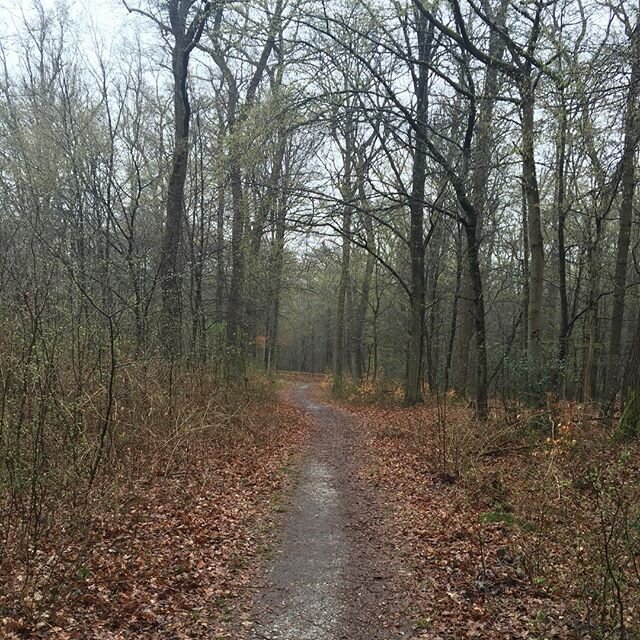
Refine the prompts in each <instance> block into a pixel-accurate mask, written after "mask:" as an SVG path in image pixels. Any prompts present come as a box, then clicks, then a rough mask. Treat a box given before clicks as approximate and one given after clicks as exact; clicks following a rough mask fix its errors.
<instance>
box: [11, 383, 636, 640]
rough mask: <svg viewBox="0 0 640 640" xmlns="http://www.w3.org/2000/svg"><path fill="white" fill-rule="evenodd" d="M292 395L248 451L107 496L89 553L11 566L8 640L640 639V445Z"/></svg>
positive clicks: (209, 456)
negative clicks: (604, 627)
mask: <svg viewBox="0 0 640 640" xmlns="http://www.w3.org/2000/svg"><path fill="white" fill-rule="evenodd" d="M282 387H283V389H282V392H281V393H280V398H279V400H277V401H274V400H271V401H268V402H266V404H265V403H262V404H261V403H257V404H256V405H255V406H254V407H253V408H252V409H251V411H252V412H253V414H252V415H254V418H253V422H252V423H251V424H253V427H252V429H253V435H252V437H251V438H249V439H248V440H246V439H245V440H243V441H238V442H237V443H236V444H235V445H228V446H225V447H223V448H222V449H221V448H220V447H219V446H218V445H216V446H214V447H211V448H209V447H207V446H206V444H205V443H204V442H202V443H197V442H196V443H192V446H191V447H190V450H189V451H188V452H185V454H184V456H182V457H181V459H180V460H178V461H177V462H175V461H174V463H173V464H172V465H171V466H170V468H163V467H162V464H160V465H156V466H154V467H153V468H149V469H147V470H146V472H143V473H142V475H141V476H140V477H139V478H138V480H137V481H136V482H130V483H128V484H126V485H122V486H118V485H116V486H115V487H114V488H112V489H111V490H110V493H104V492H103V494H99V495H96V496H95V498H94V499H93V503H92V504H94V507H95V508H94V509H93V510H92V511H91V514H90V515H91V517H90V518H89V519H88V521H89V523H90V524H89V531H88V532H85V535H84V538H83V543H82V548H77V549H74V544H73V540H72V538H71V537H70V536H67V538H65V536H64V531H58V532H57V537H56V531H55V530H52V531H51V539H50V540H49V542H50V544H49V546H48V545H47V541H46V540H45V542H44V543H43V544H42V549H41V551H40V552H39V554H38V555H37V557H35V558H34V559H33V560H32V562H31V564H30V565H29V567H28V568H29V571H30V572H31V573H32V574H34V575H38V576H40V577H39V578H38V579H34V577H33V575H31V576H27V575H24V570H23V569H22V566H21V565H20V566H18V565H16V569H17V570H15V571H14V572H13V574H11V573H10V572H11V570H12V567H11V566H9V565H8V564H7V563H5V564H4V566H2V567H0V569H2V571H4V572H5V576H4V577H3V576H2V575H1V574H0V578H3V579H2V580H0V583H3V584H2V585H1V586H3V587H4V593H2V592H0V637H2V638H5V637H6V638H13V639H18V638H59V639H60V640H85V639H87V640H121V639H129V638H142V639H145V638H148V639H152V638H158V639H162V640H164V639H167V640H168V639H180V638H185V639H186V638H202V639H204V638H207V639H219V640H222V639H225V638H226V639H231V640H240V639H244V640H385V639H388V640H392V639H393V638H403V637H404V638H422V639H424V640H457V639H462V638H479V639H484V640H499V639H505V640H506V639H518V638H530V639H539V640H543V639H551V638H557V639H569V638H596V637H605V636H600V635H598V633H599V632H598V631H597V630H596V629H595V627H593V625H592V624H591V622H590V620H592V619H593V617H594V616H596V615H597V616H598V619H599V620H600V621H609V620H613V621H614V622H612V623H611V624H612V625H614V626H612V627H610V628H615V624H616V622H615V620H623V624H625V625H626V629H627V631H629V632H630V634H633V633H634V629H637V628H638V626H637V624H638V618H639V614H638V611H639V609H638V608H637V605H638V590H637V589H635V590H634V587H633V585H634V582H633V581H634V579H635V578H634V577H633V572H634V571H635V572H636V574H637V568H638V565H637V564H634V563H636V562H637V558H638V556H637V552H638V548H637V547H635V546H633V545H634V544H635V542H633V541H632V540H631V538H630V534H631V533H633V531H632V530H631V528H630V527H633V526H635V527H637V528H638V532H640V520H638V522H635V521H631V520H629V519H627V520H624V521H623V519H622V514H626V515H629V518H632V517H635V516H634V514H633V512H632V511H631V507H634V505H635V506H637V498H638V492H637V489H638V487H640V482H638V480H639V478H638V465H637V464H636V462H637V460H638V448H637V447H632V448H631V449H628V448H625V449H624V456H622V453H620V452H618V453H620V455H621V456H622V457H620V458H619V460H622V462H617V461H616V460H618V458H615V456H616V455H618V453H616V451H614V450H613V448H612V446H611V443H610V441H609V440H607V441H606V442H605V441H604V440H603V441H602V442H601V443H600V444H601V445H602V446H601V447H600V446H599V445H598V442H599V441H598V440H597V439H593V437H592V436H590V435H589V432H588V431H587V430H585V431H584V433H583V434H582V435H581V436H579V435H578V434H577V433H576V432H574V431H572V429H574V427H575V425H574V426H571V429H569V427H567V428H566V429H565V426H567V425H569V424H570V423H569V421H565V423H563V426H562V434H563V436H562V438H564V440H562V439H561V438H560V437H558V439H555V438H554V439H549V438H547V439H546V440H544V439H543V438H542V439H540V440H539V441H538V440H536V441H535V442H534V444H533V445H531V446H529V445H527V447H525V446H524V444H523V443H524V442H525V440H524V437H525V436H523V435H522V433H520V432H518V434H517V439H515V440H514V439H513V438H514V437H516V436H514V431H513V430H512V429H511V428H510V429H504V428H502V427H500V425H502V423H503V422H504V420H503V418H500V419H499V420H498V418H496V423H495V424H491V425H488V426H487V425H483V426H482V428H480V427H479V426H478V425H476V424H475V423H474V421H473V419H472V417H471V416H470V411H469V408H468V407H465V406H464V405H463V404H458V405H457V406H451V407H450V408H449V409H448V410H447V411H448V413H447V415H446V416H444V415H442V411H441V409H437V407H435V406H434V405H429V404H426V405H425V406H422V407H417V408H411V409H410V408H404V407H401V406H399V405H398V404H397V403H395V404H394V403H391V404H389V405H384V404H381V403H380V402H378V401H377V400H376V401H375V402H373V403H367V402H362V401H361V400H362V398H358V397H355V398H354V397H352V398H350V399H348V400H347V401H344V402H337V401H335V400H334V399H332V398H331V396H330V393H329V389H328V383H327V381H320V380H317V379H313V378H310V379H309V380H305V379H304V378H303V377H299V378H297V379H294V380H289V381H285V382H284V383H283V385H282ZM444 424H448V425H449V427H447V428H448V429H449V431H448V432H447V433H445V432H444V431H442V432H441V429H444V428H443V427H442V425H444ZM518 428H519V427H518ZM501 429H502V430H501ZM260 433H263V434H264V435H263V436H260V435H259V434H260ZM527 433H528V432H527ZM489 436H490V437H489ZM574 436H575V437H578V438H580V437H581V438H582V440H584V443H583V445H577V444H576V440H575V439H574ZM527 437H528V436H527ZM594 437H595V436H594ZM598 437H599V436H598ZM251 442H253V445H252V444H251ZM578 442H581V440H578ZM581 446H582V448H581ZM581 452H583V453H581ZM583 459H584V461H583V462H580V461H581V460H583ZM594 460H596V461H598V464H600V465H601V467H597V466H594V465H595V462H594ZM634 461H635V462H634ZM600 468H602V469H605V470H606V472H605V471H603V472H602V473H600V471H598V469H600ZM610 470H611V471H610ZM598 474H600V475H598ZM607 474H608V475H607ZM625 474H626V475H625ZM629 474H630V475H629ZM594 478H595V480H594ZM608 487H612V488H613V489H611V491H610V492H609V493H607V491H609V489H608ZM623 489H624V491H625V492H626V493H624V495H623V491H622V490H623ZM105 491H106V490H105ZM594 492H595V493H594ZM104 505H108V506H109V508H105V506H104ZM594 505H595V506H594ZM634 508H635V507H634ZM610 518H613V520H612V521H611V520H610ZM621 523H626V524H624V527H623V526H622V524H621ZM625 527H626V528H625ZM599 530H601V531H602V532H603V535H604V540H605V543H606V545H607V546H606V548H605V549H604V551H603V550H602V549H601V548H600V547H599V546H598V544H599V540H600V538H599V537H598V536H599V533H598V531H599ZM60 540H68V542H67V543H66V544H67V548H66V550H65V553H64V554H62V553H61V552H60V547H61V544H62V543H61V542H60ZM634 540H635V539H634ZM54 542H55V544H54ZM53 558H56V560H55V561H54V560H52V559H53ZM79 558H81V559H82V561H81V562H79V561H78V559H79ZM74 559H75V561H74ZM598 563H600V564H598ZM603 563H605V564H603ZM625 563H627V564H625ZM612 567H613V568H614V569H615V573H612V576H613V580H614V581H613V582H611V579H609V578H607V575H608V573H607V572H608V571H609V570H610V569H611V568H612ZM7 575H8V576H9V578H7V579H5V578H6V576H7ZM639 577H640V576H639ZM623 578H624V580H625V582H623ZM616 581H617V582H616ZM27 582H28V584H29V588H28V589H27V588H26V587H24V588H23V587H21V585H22V584H27ZM600 582H602V584H603V585H605V587H606V588H605V590H602V589H601V590H600V591H598V585H599V584H600ZM607 585H608V586H607ZM62 587H64V588H62ZM615 587H617V588H618V592H617V593H618V595H619V596H620V597H622V596H624V603H622V600H620V598H619V599H618V600H619V601H618V602H617V601H616V600H615V598H613V599H612V597H611V595H612V593H613V591H612V589H613V588H615ZM581 590H582V591H583V592H581ZM634 594H635V595H634ZM581 597H582V600H581ZM585 602H586V603H587V605H586V609H585V605H584V603H585ZM589 607H591V610H589ZM590 616H591V617H590ZM590 625H591V626H590ZM606 637H609V636H606ZM610 637H620V636H618V635H615V634H614V635H611V636H610ZM628 637H630V638H631V637H635V636H633V635H628Z"/></svg>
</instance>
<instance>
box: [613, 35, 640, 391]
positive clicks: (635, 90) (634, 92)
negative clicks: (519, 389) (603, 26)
mask: <svg viewBox="0 0 640 640" xmlns="http://www.w3.org/2000/svg"><path fill="white" fill-rule="evenodd" d="M631 52H632V61H631V79H630V84H629V93H628V95H627V104H626V113H625V127H624V156H623V159H622V162H623V164H622V173H621V185H622V202H621V204H620V227H619V229H618V245H617V253H616V270H615V276H614V285H613V287H614V293H613V310H612V311H613V313H612V316H611V335H610V342H609V358H608V362H607V374H606V391H605V393H606V398H607V399H611V397H612V396H613V395H614V394H615V393H616V392H617V391H618V389H619V387H620V382H621V378H620V371H621V369H622V367H621V364H622V363H621V362H620V345H621V342H622V327H623V322H624V306H625V305H624V302H625V292H626V285H627V263H628V258H629V244H630V240H631V222H632V218H633V194H634V189H635V164H636V147H637V142H638V119H639V118H638V96H639V95H640V23H639V24H637V25H636V27H635V29H634V30H633V32H632V34H631Z"/></svg>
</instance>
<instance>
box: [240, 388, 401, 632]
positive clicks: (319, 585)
mask: <svg viewBox="0 0 640 640" xmlns="http://www.w3.org/2000/svg"><path fill="white" fill-rule="evenodd" d="M315 391H316V389H315V386H314V385H313V384H308V383H297V384H294V385H293V386H292V388H291V390H290V393H289V398H290V400H291V402H293V403H294V404H295V405H296V406H297V407H299V408H301V409H303V410H304V411H305V412H307V413H308V414H309V416H310V418H311V420H312V424H313V430H312V434H311V437H310V441H309V446H308V449H307V451H306V452H305V454H304V456H303V458H302V461H301V464H300V469H299V477H298V482H297V484H296V488H295V493H294V495H293V497H292V499H291V503H290V505H289V506H288V509H287V513H286V515H285V518H284V523H283V529H282V534H281V540H280V544H279V547H278V549H277V551H276V555H275V557H274V559H273V561H272V563H271V567H270V569H269V571H268V575H267V584H266V585H265V586H264V587H263V588H261V589H260V590H259V593H258V594H257V597H256V601H255V605H254V615H253V620H254V624H253V627H252V629H251V630H250V631H249V632H248V636H247V637H248V639H249V640H264V639H268V640H342V639H345V640H346V639H349V640H378V639H379V640H383V639H384V640H390V639H392V638H407V637H410V636H411V633H410V624H409V623H410V621H409V620H408V619H406V616H405V615H404V613H403V612H404V611H405V610H406V603H405V602H403V594H402V588H401V583H402V571H401V569H400V568H399V567H400V564H399V561H398V559H397V558H396V556H395V552H394V549H392V548H391V546H390V545H389V544H388V543H387V542H386V540H385V536H384V535H383V534H381V533H380V532H381V530H382V527H381V526H380V522H381V518H380V509H379V506H378V505H377V504H376V499H375V496H374V495H373V494H372V492H371V491H370V489H369V488H368V487H367V486H366V484H365V483H364V482H362V481H361V480H360V479H359V477H358V469H359V468H360V467H361V461H362V460H361V459H362V456H363V455H364V453H363V452H362V447H361V444H360V439H359V431H358V428H357V426H358V422H357V419H356V418H354V417H353V416H351V415H349V414H348V413H346V412H344V411H342V410H340V409H338V408H335V407H332V406H330V405H328V404H325V403H324V402H323V401H320V400H317V396H318V394H317V393H315Z"/></svg>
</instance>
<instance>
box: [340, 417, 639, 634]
mask: <svg viewBox="0 0 640 640" xmlns="http://www.w3.org/2000/svg"><path fill="white" fill-rule="evenodd" d="M350 408H351V410H352V411H353V412H355V413H357V414H358V415H360V416H361V417H362V419H363V427H362V428H363V432H364V438H365V440H366V442H367V445H368V450H369V454H370V463H369V465H368V467H367V468H365V469H362V472H361V475H362V478H363V480H365V481H367V482H369V483H370V484H371V485H372V486H374V487H375V488H376V489H377V491H378V495H379V499H380V501H381V502H382V503H383V504H386V505H387V506H388V512H389V518H388V522H387V524H386V535H387V536H389V537H390V538H391V539H392V540H394V541H395V543H396V545H397V547H398V548H399V549H400V550H401V552H402V554H403V557H404V561H405V563H406V566H407V567H409V568H410V569H411V575H410V576H409V577H408V579H407V589H408V590H409V591H410V593H411V600H412V601H413V603H414V605H415V611H414V614H413V615H414V616H415V619H416V628H415V632H414V634H415V635H416V637H420V638H425V639H427V638H428V639H429V640H437V639H439V638H443V639H444V638H446V639H448V640H450V639H452V638H454V639H455V638H480V639H486V640H490V639H491V640H495V639H498V638H505V639H507V638H509V639H515V638H558V639H560V638H566V639H568V638H588V637H593V636H592V635H590V633H591V632H590V631H588V627H587V625H586V624H585V615H586V614H585V611H584V608H583V606H582V602H581V601H579V594H578V593H577V592H576V584H577V582H576V580H575V579H574V576H573V574H572V572H573V571H574V570H575V568H576V566H579V563H580V559H579V558H578V557H577V556H576V554H575V553H574V545H573V542H574V541H575V536H576V535H577V534H580V532H582V533H583V534H584V532H585V531H586V530H588V527H589V524H588V520H589V517H590V515H591V514H590V513H589V512H588V511H586V508H587V507H586V505H585V504H582V503H581V504H579V505H576V504H571V500H574V501H575V500H576V497H575V493H572V492H571V491H570V489H571V485H570V482H569V480H568V479H567V478H568V477H569V476H570V475H571V473H574V474H576V468H577V458H576V456H577V455H578V451H574V449H576V445H575V443H574V442H573V441H574V440H575V439H576V435H575V432H576V429H575V428H572V429H571V436H572V443H571V447H572V450H571V452H570V454H569V455H566V456H565V455H563V456H559V455H555V453H553V454H552V457H551V458H550V457H549V454H548V453H546V454H544V461H545V462H544V465H541V463H540V462H539V461H538V460H536V459H535V458H534V457H532V456H528V453H529V450H530V447H529V446H528V445H527V446H526V447H522V446H519V443H517V442H516V443H515V444H516V446H513V447H512V446H511V442H510V441H509V438H511V437H512V436H511V434H509V433H508V430H507V429H504V428H503V425H499V424H496V425H493V424H489V425H485V426H484V428H485V429H486V430H487V431H488V432H489V433H473V432H471V429H473V426H472V425H471V423H472V419H471V416H470V412H469V411H468V409H466V408H465V407H461V406H452V407H450V408H449V409H448V415H447V423H446V426H447V428H448V429H449V433H447V434H446V436H447V438H446V439H444V438H443V434H442V431H443V423H442V416H441V415H438V411H437V408H436V407H433V406H423V407H417V408H411V409H408V408H402V407H396V408H393V407H391V408H390V407H380V406H375V405H365V406H362V405H360V406H351V407H350ZM451 425H453V426H451ZM456 425H467V426H466V427H461V428H456ZM467 427H468V428H467ZM491 430H493V432H494V434H498V436H499V437H498V436H494V435H492V434H491V433H490V432H491ZM452 431H456V433H453V434H452V433H451V432H452ZM565 431H567V430H565ZM456 437H457V438H458V441H457V442H456V440H455V438H456ZM578 437H579V436H578ZM463 445H464V446H465V447H467V449H466V450H465V449H464V448H463ZM474 447H475V457H474V456H472V455H471V453H474V451H471V449H473V448H474ZM548 447H549V443H545V442H544V440H542V442H541V444H540V445H539V449H538V450H539V451H541V452H544V451H546V450H547V449H548ZM556 449H558V447H557V446H556V447H555V449H554V451H555V450H556ZM583 449H584V447H583ZM443 450H444V451H443ZM493 451H499V455H495V454H494V453H493ZM485 452H491V455H489V454H487V453H485ZM444 454H446V461H445V460H444ZM593 455H598V454H595V451H594V454H593ZM456 456H457V458H456ZM465 456H466V457H465ZM591 461H592V462H594V464H595V462H597V461H598V459H597V457H594V458H591ZM444 462H446V465H447V468H445V469H444V470H443V466H444ZM581 464H582V463H581ZM452 469H453V470H454V473H452V472H451V470H452ZM636 482H637V478H636ZM636 486H637V485H636ZM569 497H570V498H571V499H569ZM541 514H542V515H541ZM562 515H564V518H565V520H564V521H562ZM594 517H595V516H594ZM541 518H542V520H541ZM545 518H546V521H545V520H544V519H545ZM567 518H570V519H571V520H570V521H569V522H567ZM572 536H573V537H572ZM591 537H592V538H593V536H591ZM532 560H535V562H536V563H537V567H536V566H533V565H532V564H531V561H532ZM590 561H593V554H592V556H591V560H590ZM537 570H539V573H537V574H536V571H537ZM584 579H585V580H587V578H584ZM629 605H630V606H631V612H633V608H632V601H631V602H629ZM627 611H629V608H628V609H627ZM630 615H631V617H633V613H631V614H630ZM638 623H639V620H638V618H637V617H636V619H635V621H633V620H632V623H631V624H632V625H636V628H637V625H638Z"/></svg>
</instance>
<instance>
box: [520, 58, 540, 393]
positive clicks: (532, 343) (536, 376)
mask: <svg viewBox="0 0 640 640" xmlns="http://www.w3.org/2000/svg"><path fill="white" fill-rule="evenodd" d="M528 66H530V65H528ZM520 106H521V111H522V169H523V180H524V189H525V194H526V198H527V216H528V232H529V252H530V257H531V265H530V273H529V309H528V321H529V340H528V342H529V344H528V356H529V367H530V380H531V382H532V383H533V384H534V385H535V384H539V382H540V380H541V375H542V365H543V350H542V346H543V345H542V302H543V296H544V244H543V238H542V222H541V217H540V192H539V189H538V178H537V174H536V164H535V156H534V88H533V83H532V82H531V70H530V68H529V69H528V71H527V72H526V73H524V75H523V76H522V78H521V79H520Z"/></svg>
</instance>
